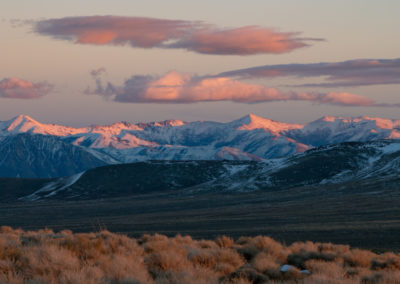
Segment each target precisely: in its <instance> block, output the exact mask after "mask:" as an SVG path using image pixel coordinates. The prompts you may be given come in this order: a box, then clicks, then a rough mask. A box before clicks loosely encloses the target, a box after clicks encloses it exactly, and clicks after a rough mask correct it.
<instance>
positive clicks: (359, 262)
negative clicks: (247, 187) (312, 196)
mask: <svg viewBox="0 0 400 284" xmlns="http://www.w3.org/2000/svg"><path fill="white" fill-rule="evenodd" d="M285 264H288V265H291V269H290V270H289V271H286V272H282V271H281V268H282V266H283V265H285ZM304 270H306V273H305V272H304ZM0 283H29V284H39V283H43V284H44V283H71V284H72V283H73V284H80V283H85V284H90V283H93V284H95V283H126V284H128V283H132V284H133V283H243V284H244V283H321V284H322V283H365V284H367V283H400V256H399V255H398V254H395V253H384V254H376V253H373V252H371V251H367V250H360V249H351V248H350V247H349V246H347V245H334V244H330V243H313V242H296V243H293V244H291V245H288V246H286V245H283V244H281V243H279V242H277V241H275V240H273V239H271V238H269V237H265V236H257V237H241V238H239V239H237V240H236V241H234V240H233V239H231V238H229V237H226V236H221V237H219V238H217V239H216V240H193V239H192V238H191V237H190V236H180V235H177V236H175V237H173V238H168V237H166V236H163V235H158V234H155V235H144V236H142V237H141V238H138V239H134V238H129V237H127V236H125V235H120V234H113V233H110V232H108V231H101V232H97V233H84V234H83V233H82V234H73V233H72V232H71V231H61V232H58V233H55V232H53V231H52V230H49V229H45V230H39V231H23V230H19V229H17V230H14V229H12V228H10V227H1V228H0Z"/></svg>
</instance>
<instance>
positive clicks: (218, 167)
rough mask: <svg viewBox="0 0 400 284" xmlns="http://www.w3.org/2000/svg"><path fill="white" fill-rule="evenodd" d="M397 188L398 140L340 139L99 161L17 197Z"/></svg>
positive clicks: (399, 183) (399, 166) (399, 170)
mask: <svg viewBox="0 0 400 284" xmlns="http://www.w3.org/2000/svg"><path fill="white" fill-rule="evenodd" d="M387 187H390V188H398V187H400V141H398V140H379V141H372V142H345V143H341V144H337V145H330V146H323V147H319V148H316V149H312V150H309V151H306V152H304V153H300V154H296V155H294V156H291V157H288V158H280V159H272V160H268V161H263V162H254V161H227V160H224V161H146V162H140V163H133V164H122V165H112V166H104V167H100V168H95V169H91V170H88V171H87V172H85V173H84V174H79V175H75V176H72V177H70V178H61V179H56V180H53V181H51V182H48V183H46V184H45V185H42V186H41V187H40V188H39V187H38V188H37V189H36V191H35V192H34V193H33V194H30V195H27V196H25V197H24V198H23V200H28V201H32V200H38V199H48V198H55V199H93V198H94V199H95V198H107V197H115V196H124V195H132V194H142V193H150V192H174V193H179V194H200V193H206V192H221V191H222V192H225V191H229V192H252V191H255V190H264V191H271V190H272V191H279V190H286V189H291V188H305V189H308V190H310V189H311V190H319V189H321V188H324V189H326V188H328V189H329V188H332V189H341V190H345V189H349V190H359V191H363V190H366V189H368V190H372V191H374V192H377V191H379V190H383V189H386V188H387Z"/></svg>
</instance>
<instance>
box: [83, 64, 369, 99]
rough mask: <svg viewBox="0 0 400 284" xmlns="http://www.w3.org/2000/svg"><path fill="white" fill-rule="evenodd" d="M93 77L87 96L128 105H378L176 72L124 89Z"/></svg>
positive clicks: (137, 80)
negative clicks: (92, 95)
mask: <svg viewBox="0 0 400 284" xmlns="http://www.w3.org/2000/svg"><path fill="white" fill-rule="evenodd" d="M94 77H95V79H96V89H95V90H87V91H86V93H88V94H95V95H100V96H103V97H104V98H107V99H110V100H113V101H117V102H125V103H195V102H206V101H233V102H238V103H261V102H274V101H310V102H315V103H321V104H331V105H340V106H373V105H375V102H374V101H373V100H370V99H368V98H365V97H362V96H359V95H355V94H351V93H333V92H331V93H297V92H284V91H281V90H279V89H276V88H268V87H265V86H262V85H257V84H248V83H244V82H240V81H237V80H232V79H231V78H229V77H218V78H203V77H197V76H191V75H189V74H184V73H179V72H176V71H171V72H168V73H167V74H165V75H164V76H161V77H153V76H142V75H141V76H132V77H131V78H129V79H128V80H126V81H125V83H124V85H123V86H115V85H113V84H111V83H107V84H103V83H102V81H101V79H100V78H99V77H98V76H94Z"/></svg>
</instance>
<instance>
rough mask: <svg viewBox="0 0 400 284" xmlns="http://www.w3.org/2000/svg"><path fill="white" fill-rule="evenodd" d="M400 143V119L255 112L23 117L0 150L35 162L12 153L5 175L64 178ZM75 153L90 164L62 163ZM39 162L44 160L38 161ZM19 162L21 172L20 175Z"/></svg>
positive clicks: (5, 131) (3, 128) (4, 134)
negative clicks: (224, 116) (67, 120)
mask: <svg viewBox="0 0 400 284" xmlns="http://www.w3.org/2000/svg"><path fill="white" fill-rule="evenodd" d="M20 134H24V136H22V137H24V139H32V141H34V144H35V145H40V144H45V145H46V151H44V152H41V154H40V155H41V156H40V155H39V152H37V151H36V153H35V149H36V150H37V149H38V148H37V147H38V146H32V147H31V146H29V147H25V149H24V144H23V143H19V144H18V143H14V142H10V141H12V139H17V138H16V137H17V136H18V135H20ZM28 136H32V138H28ZM49 137H52V138H54V140H51V138H49ZM397 138H400V120H390V119H382V118H370V117H359V118H343V117H329V116H326V117H323V118H321V119H318V120H316V121H313V122H311V123H308V124H290V123H282V122H277V121H273V120H270V119H266V118H262V117H258V116H256V115H253V114H250V115H247V116H245V117H242V118H240V119H237V120H234V121H232V122H228V123H220V122H211V121H197V122H190V123H189V122H183V121H180V120H167V121H163V122H151V123H137V124H131V123H128V122H118V123H114V124H111V125H107V126H99V125H92V126H88V127H82V128H73V127H66V126H61V125H55V124H42V123H39V122H37V121H35V120H34V119H32V118H30V117H28V116H25V115H19V116H17V117H15V118H13V119H11V120H9V121H3V122H0V149H7V150H1V151H3V152H2V154H3V155H6V154H7V153H8V152H9V153H18V152H21V151H22V152H23V153H24V155H26V156H28V157H31V159H30V160H24V159H21V158H18V155H15V154H10V155H8V156H7V159H8V160H7V163H6V162H5V160H4V158H3V160H4V161H3V162H2V160H0V176H11V177H15V176H17V175H20V176H24V177H57V176H65V175H66V174H69V173H78V172H80V171H81V169H86V168H92V167H95V166H96V165H100V164H102V165H104V164H116V163H131V162H138V161H147V160H251V161H262V160H265V159H274V158H282V157H289V156H291V155H293V154H296V153H301V152H304V151H306V150H308V149H311V148H314V147H318V146H322V145H329V144H336V143H341V142H347V141H355V142H365V141H373V140H377V139H397ZM18 139H21V138H18ZM39 140H46V141H57V142H54V143H55V145H61V144H62V145H63V146H62V147H61V146H54V147H52V143H49V142H46V141H43V142H40V141H39ZM32 143H33V142H32ZM60 143H61V144H60ZM10 145H13V147H11V146H10ZM67 145H69V146H70V148H68V147H69V146H67ZM18 147H22V148H21V149H19V148H18ZM35 147H36V148H35ZM72 149H74V150H73V151H75V152H74V153H75V154H76V155H77V153H78V152H79V153H80V154H79V155H82V157H83V158H82V159H76V158H75V157H74V156H73V157H71V158H65V159H64V158H61V157H64V156H65V155H67V156H70V154H68V153H66V152H65V151H72ZM31 150H32V151H33V152H32V153H31V152H30V151H31ZM7 151H8V152H7ZM12 151H14V152H12ZM28 152H29V153H28ZM55 152H57V154H58V155H60V157H59V158H57V160H52V159H53V158H54V157H53V156H51V155H54V153H55ZM62 152H64V153H62ZM49 155H50V156H49ZM39 156H40V159H33V158H32V157H39ZM3 157H4V156H3ZM15 159H16V160H15ZM42 160H43V161H49V163H53V162H54V163H56V165H53V166H52V167H49V169H50V170H49V171H48V172H46V171H42V170H41V168H43V166H42V165H40V163H41V162H40V161H42ZM80 160H82V161H81V162H79V161H80ZM35 163H39V164H38V165H37V164H35ZM43 163H44V162H43ZM75 163H77V164H75ZM17 164H18V167H19V170H18V171H16V170H13V169H12V168H13V167H14V168H15V167H16V165H17ZM13 165H14V166H13ZM46 167H47V166H46Z"/></svg>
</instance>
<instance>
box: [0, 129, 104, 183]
mask: <svg viewBox="0 0 400 284" xmlns="http://www.w3.org/2000/svg"><path fill="white" fill-rule="evenodd" d="M99 155H100V154H98V156H99ZM105 164H107V163H106V162H104V160H103V159H100V158H97V157H96V156H95V155H93V154H91V153H90V152H88V151H87V150H86V149H85V148H82V147H79V146H75V145H72V144H70V143H66V142H64V141H63V140H61V139H60V138H59V137H56V136H48V135H46V136H45V135H30V134H29V133H21V134H18V135H13V136H7V137H4V138H3V139H2V140H1V142H0V177H59V176H70V175H72V174H75V173H76V172H82V171H85V170H87V169H90V168H94V167H99V166H102V165H105Z"/></svg>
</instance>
